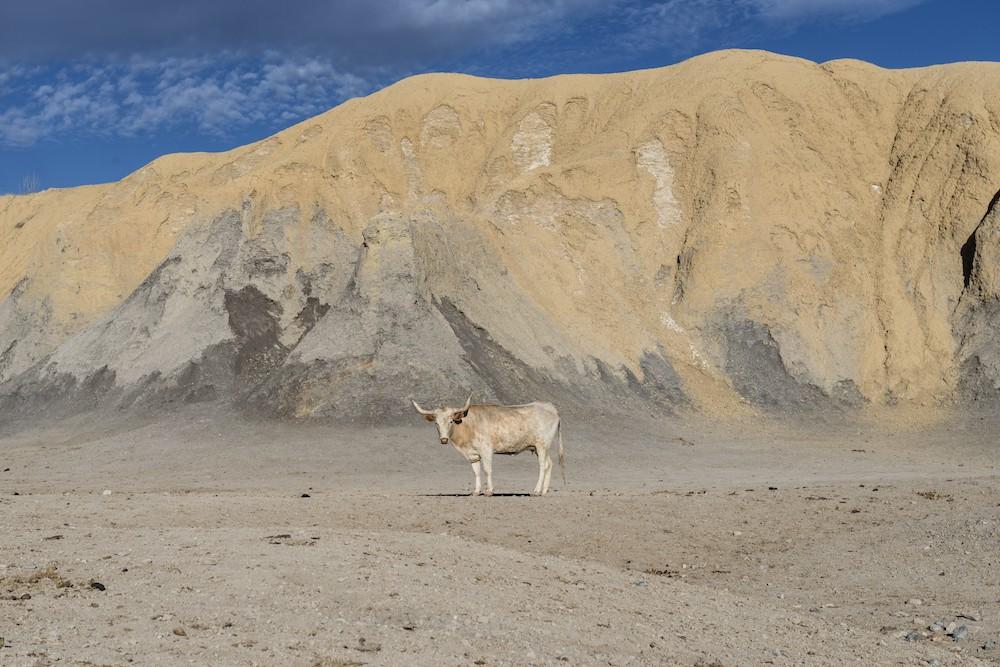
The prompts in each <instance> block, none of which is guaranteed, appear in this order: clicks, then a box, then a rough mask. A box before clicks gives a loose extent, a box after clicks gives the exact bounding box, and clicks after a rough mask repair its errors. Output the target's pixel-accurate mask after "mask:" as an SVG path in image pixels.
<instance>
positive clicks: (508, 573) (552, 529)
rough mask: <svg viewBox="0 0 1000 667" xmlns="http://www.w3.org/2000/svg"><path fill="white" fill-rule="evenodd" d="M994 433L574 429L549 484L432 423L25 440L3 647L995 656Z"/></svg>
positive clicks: (112, 654) (29, 651)
mask: <svg viewBox="0 0 1000 667" xmlns="http://www.w3.org/2000/svg"><path fill="white" fill-rule="evenodd" d="M751 426H752V425H751ZM996 426H997V425H996V424H994V423H986V422H976V421H970V422H967V423H965V424H964V425H962V426H961V427H951V428H948V429H945V428H942V427H937V428H934V429H930V430H924V431H920V432H897V433H885V432H875V431H871V430H869V429H866V428H851V429H847V428H843V427H841V428H838V429H837V430H836V432H825V433H820V430H819V429H816V432H815V433H813V434H803V433H802V432H796V431H795V430H792V429H781V430H778V429H772V430H764V429H761V428H759V427H747V428H745V429H739V430H732V429H730V430H729V431H728V432H726V431H725V430H724V429H720V428H716V427H711V426H708V425H701V426H691V425H666V426H660V427H654V426H649V425H646V426H642V427H640V426H637V425H635V424H632V423H628V422H626V423H624V424H615V423H613V422H612V421H610V420H608V421H606V422H603V423H601V424H597V425H591V426H587V427H586V428H584V427H582V426H580V425H579V424H577V425H575V426H574V425H573V424H569V423H568V424H567V428H566V447H567V455H568V470H567V474H568V478H569V484H568V485H567V486H563V485H562V483H561V481H560V480H559V479H558V477H556V476H554V481H553V487H554V492H553V493H552V494H551V495H550V496H548V497H546V498H532V497H526V496H523V495H520V494H522V493H523V492H526V491H528V490H530V488H531V486H532V485H533V482H534V479H533V475H534V474H535V471H536V466H535V461H534V459H533V458H532V457H531V456H530V455H522V456H519V457H511V458H501V459H499V460H498V461H497V462H496V464H495V475H496V482H497V491H498V492H499V493H501V494H509V495H500V496H496V497H493V498H472V497H467V496H465V495H462V494H465V493H467V492H468V490H469V489H470V486H471V482H472V475H471V471H470V470H469V468H468V466H467V465H466V464H465V463H464V462H462V460H461V459H460V458H459V456H458V454H457V453H456V452H454V450H452V449H451V448H450V447H448V446H441V445H439V444H437V443H436V442H435V436H434V432H433V429H432V428H431V427H429V426H425V425H423V424H422V423H421V424H415V425H414V426H412V427H411V426H401V427H392V428H342V427H333V426H295V427H291V426H284V425H276V424H264V425H261V424H249V423H245V422H233V421H220V420H219V419H217V418H214V417H213V416H212V415H210V414H205V413H199V412H190V413H186V414H183V415H175V416H174V417H170V418H164V419H160V420H158V421H156V422H149V423H146V422H134V423H130V424H115V425H113V426H112V425H109V424H108V423H107V422H101V421H100V420H95V419H93V418H91V419H77V420H72V421H69V422H66V423H64V424H62V425H60V426H59V427H58V428H49V429H45V430H35V431H32V432H25V433H21V434H17V435H9V436H7V437H6V438H5V439H4V440H2V441H0V471H2V472H0V520H2V532H0V637H3V643H4V646H3V648H0V665H3V666H4V667H6V666H7V665H54V664H59V665H125V664H138V665H180V664H195V665H292V666H296V665H302V666H304V667H312V666H323V667H332V666H335V665H362V664H364V665H567V664H568V665H702V666H703V667H708V666H710V665H723V666H725V667H731V666H734V665H760V664H774V665H842V664H862V665H925V664H940V665H979V664H983V665H989V664H1000V648H997V646H996V645H997V643H1000V479H998V470H1000V467H998V466H1000V448H998V444H997V436H996V435H995V434H996V433H998V432H1000V430H998V429H997V428H996ZM105 490H107V491H109V492H110V493H106V492H105ZM303 494H307V495H308V497H303ZM97 584H100V586H98V585H97ZM936 621H942V625H944V626H945V629H947V628H948V626H949V625H951V624H953V623H954V627H953V628H952V629H953V630H954V631H957V635H958V636H959V638H958V639H954V638H953V637H952V636H949V635H947V634H946V633H945V632H943V631H939V632H934V631H931V630H929V629H928V626H930V625H932V624H933V623H934V622H936ZM961 626H965V631H964V632H965V633H966V634H965V635H964V636H962V632H963V631H961V630H959V628H960V627H961Z"/></svg>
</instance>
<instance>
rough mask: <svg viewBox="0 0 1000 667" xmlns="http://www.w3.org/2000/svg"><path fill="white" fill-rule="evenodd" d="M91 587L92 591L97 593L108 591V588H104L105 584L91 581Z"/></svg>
mask: <svg viewBox="0 0 1000 667" xmlns="http://www.w3.org/2000/svg"><path fill="white" fill-rule="evenodd" d="M90 587H91V588H92V589H94V590H95V591H104V590H107V589H106V587H105V586H104V584H102V583H101V582H99V581H91V582H90Z"/></svg>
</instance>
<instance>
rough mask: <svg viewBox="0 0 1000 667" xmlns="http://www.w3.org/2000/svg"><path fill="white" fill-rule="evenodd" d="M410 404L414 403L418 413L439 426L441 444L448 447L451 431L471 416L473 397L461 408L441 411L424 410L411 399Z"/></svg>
mask: <svg viewBox="0 0 1000 667" xmlns="http://www.w3.org/2000/svg"><path fill="white" fill-rule="evenodd" d="M410 403H413V407H414V408H416V409H417V412H419V413H420V414H422V415H423V416H424V419H426V420H427V421H429V422H434V423H435V424H436V425H437V429H438V436H439V437H440V438H441V444H442V445H447V444H448V442H449V441H450V440H451V429H452V427H453V426H455V424H461V423H462V420H463V419H465V418H466V417H467V416H468V415H469V405H470V404H471V403H472V395H471V394H470V395H469V398H468V399H466V401H465V405H464V406H462V407H461V408H441V409H440V410H424V409H423V408H422V407H420V406H419V405H417V402H416V401H414V400H413V399H410Z"/></svg>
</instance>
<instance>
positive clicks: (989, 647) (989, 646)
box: [983, 639, 997, 651]
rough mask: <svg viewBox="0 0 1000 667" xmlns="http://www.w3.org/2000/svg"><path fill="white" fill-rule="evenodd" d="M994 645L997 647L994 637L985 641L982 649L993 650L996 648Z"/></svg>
mask: <svg viewBox="0 0 1000 667" xmlns="http://www.w3.org/2000/svg"><path fill="white" fill-rule="evenodd" d="M996 647H997V642H996V640H995V639H991V640H989V641H988V642H986V643H985V644H983V650H984V651H993V650H995V649H996Z"/></svg>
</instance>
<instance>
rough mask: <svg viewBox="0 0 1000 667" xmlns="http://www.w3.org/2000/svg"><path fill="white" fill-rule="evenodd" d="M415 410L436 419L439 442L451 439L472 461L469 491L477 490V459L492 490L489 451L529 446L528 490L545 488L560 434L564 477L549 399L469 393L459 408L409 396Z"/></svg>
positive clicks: (541, 492) (479, 489) (545, 490)
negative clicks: (532, 469) (478, 399)
mask: <svg viewBox="0 0 1000 667" xmlns="http://www.w3.org/2000/svg"><path fill="white" fill-rule="evenodd" d="M410 402H411V403H413V407H414V408H416V409H417V412H419V413H420V414H422V415H423V416H424V419H426V420H427V421H429V422H434V423H435V424H436V425H437V429H438V436H440V439H441V444H442V445H447V444H448V443H451V444H452V445H453V446H454V447H455V449H457V450H458V451H459V453H461V454H462V456H464V457H465V460H466V461H468V462H469V463H471V464H472V472H474V473H475V474H476V490H475V491H474V492H473V493H472V495H474V496H478V495H480V494H482V492H483V490H482V481H481V477H480V465H481V466H482V470H483V471H484V472H485V473H486V495H488V496H492V495H493V455H494V454H520V453H521V452H523V451H525V450H531V451H532V452H534V453H535V455H536V456H537V457H538V483H537V484H535V490H534V491H533V492H532V495H536V496H544V495H545V494H546V493H548V491H549V478H550V477H551V475H552V456H551V451H552V447H553V446H554V445H555V443H556V437H558V438H559V468H560V470H561V471H562V475H563V484H565V483H566V468H565V455H564V453H563V444H562V430H561V429H560V428H559V426H560V424H559V413H558V412H557V411H556V407H555V406H554V405H552V404H551V403H538V402H535V403H527V404H525V405H472V404H471V403H472V396H471V395H470V396H469V398H468V400H467V401H465V405H464V406H463V407H461V408H441V409H440V410H424V409H423V408H422V407H420V406H419V405H417V402H416V401H414V400H413V399H410Z"/></svg>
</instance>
